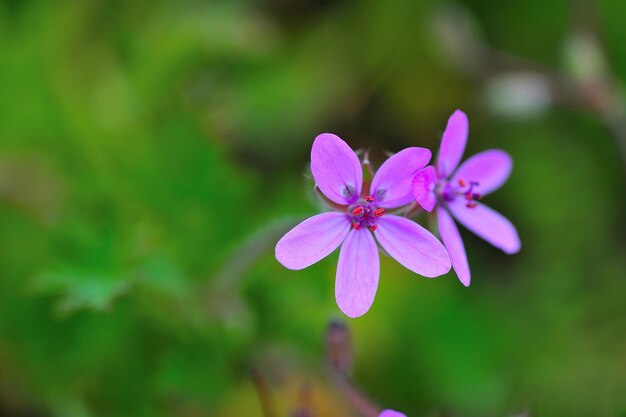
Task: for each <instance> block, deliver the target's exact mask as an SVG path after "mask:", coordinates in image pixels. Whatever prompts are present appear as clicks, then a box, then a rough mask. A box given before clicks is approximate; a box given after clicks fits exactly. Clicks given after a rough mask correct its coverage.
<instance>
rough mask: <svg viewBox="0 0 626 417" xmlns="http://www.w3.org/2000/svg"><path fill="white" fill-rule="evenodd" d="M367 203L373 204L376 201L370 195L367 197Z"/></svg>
mask: <svg viewBox="0 0 626 417" xmlns="http://www.w3.org/2000/svg"><path fill="white" fill-rule="evenodd" d="M365 201H367V202H368V203H372V202H373V201H374V197H372V196H371V195H368V196H366V197H365Z"/></svg>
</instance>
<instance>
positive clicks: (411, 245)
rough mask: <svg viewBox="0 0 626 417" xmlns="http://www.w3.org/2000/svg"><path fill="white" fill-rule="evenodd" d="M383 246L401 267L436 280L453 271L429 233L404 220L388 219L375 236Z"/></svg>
mask: <svg viewBox="0 0 626 417" xmlns="http://www.w3.org/2000/svg"><path fill="white" fill-rule="evenodd" d="M374 234H375V235H376V239H377V240H378V243H380V246H382V247H383V249H385V250H386V251H387V253H388V254H389V255H391V256H392V257H393V258H394V259H395V260H396V261H398V262H399V263H400V264H401V265H402V266H404V267H405V268H407V269H410V270H411V271H413V272H415V273H417V274H420V275H423V276H425V277H429V278H434V277H437V276H439V275H442V274H445V273H446V272H448V271H449V270H450V258H449V257H448V252H446V249H445V248H444V247H443V245H442V244H441V242H439V241H438V240H437V238H436V237H435V236H433V235H432V233H430V232H429V231H428V230H426V229H424V228H423V227H422V226H420V225H419V224H417V223H415V222H414V221H412V220H409V219H407V218H404V217H399V216H393V215H385V216H383V217H381V218H379V219H378V229H376V231H375V232H374Z"/></svg>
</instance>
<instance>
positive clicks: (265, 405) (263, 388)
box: [250, 368, 278, 417]
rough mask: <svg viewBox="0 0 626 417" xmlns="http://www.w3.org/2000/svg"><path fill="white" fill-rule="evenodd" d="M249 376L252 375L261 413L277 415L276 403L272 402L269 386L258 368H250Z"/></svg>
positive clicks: (274, 416) (267, 415) (273, 416)
mask: <svg viewBox="0 0 626 417" xmlns="http://www.w3.org/2000/svg"><path fill="white" fill-rule="evenodd" d="M250 376H251V377H252V382H253V383H254V387H255V388H256V392H257V394H258V396H259V400H260V402H261V408H262V409H263V415H264V416H265V417H278V412H277V411H276V405H275V404H274V400H273V399H272V395H271V393H270V389H269V386H268V384H267V381H266V380H265V378H264V377H263V375H261V373H260V372H259V370H258V369H256V368H252V369H251V370H250Z"/></svg>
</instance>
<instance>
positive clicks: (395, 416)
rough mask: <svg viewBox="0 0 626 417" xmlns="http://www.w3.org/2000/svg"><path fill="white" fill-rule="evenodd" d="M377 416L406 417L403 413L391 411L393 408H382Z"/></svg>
mask: <svg viewBox="0 0 626 417" xmlns="http://www.w3.org/2000/svg"><path fill="white" fill-rule="evenodd" d="M378 417H406V416H405V415H404V414H402V413H400V412H398V411H393V410H383V411H382V412H381V413H380V414H379V415H378Z"/></svg>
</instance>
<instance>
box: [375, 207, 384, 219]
mask: <svg viewBox="0 0 626 417" xmlns="http://www.w3.org/2000/svg"><path fill="white" fill-rule="evenodd" d="M385 213H387V210H385V209H384V208H382V207H381V208H377V209H376V210H374V216H376V217H381V216H382V215H384V214H385Z"/></svg>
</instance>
